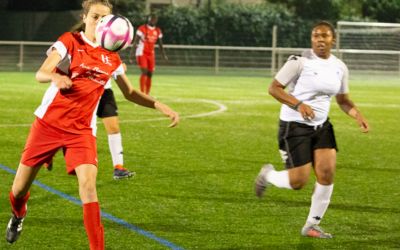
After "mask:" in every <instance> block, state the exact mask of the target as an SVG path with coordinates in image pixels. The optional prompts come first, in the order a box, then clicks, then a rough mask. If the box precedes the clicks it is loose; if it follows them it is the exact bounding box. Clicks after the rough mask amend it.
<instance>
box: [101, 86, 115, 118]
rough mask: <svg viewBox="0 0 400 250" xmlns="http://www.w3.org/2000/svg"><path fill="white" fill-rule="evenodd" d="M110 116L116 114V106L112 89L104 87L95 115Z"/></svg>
mask: <svg viewBox="0 0 400 250" xmlns="http://www.w3.org/2000/svg"><path fill="white" fill-rule="evenodd" d="M111 116H118V107H117V103H116V102H115V97H114V93H113V91H112V89H105V90H104V93H103V95H102V96H101V99H100V103H99V107H98V108H97V117H99V118H106V117H111Z"/></svg>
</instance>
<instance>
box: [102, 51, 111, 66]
mask: <svg viewBox="0 0 400 250" xmlns="http://www.w3.org/2000/svg"><path fill="white" fill-rule="evenodd" d="M101 60H102V61H103V63H104V64H107V65H110V66H112V64H111V62H110V59H109V58H108V56H105V55H103V54H101Z"/></svg>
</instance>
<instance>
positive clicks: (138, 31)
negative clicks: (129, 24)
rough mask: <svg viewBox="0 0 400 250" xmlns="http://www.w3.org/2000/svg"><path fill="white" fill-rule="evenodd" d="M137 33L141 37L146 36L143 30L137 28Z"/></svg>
mask: <svg viewBox="0 0 400 250" xmlns="http://www.w3.org/2000/svg"><path fill="white" fill-rule="evenodd" d="M136 35H137V36H139V37H140V38H143V37H144V34H143V32H142V31H141V30H137V31H136Z"/></svg>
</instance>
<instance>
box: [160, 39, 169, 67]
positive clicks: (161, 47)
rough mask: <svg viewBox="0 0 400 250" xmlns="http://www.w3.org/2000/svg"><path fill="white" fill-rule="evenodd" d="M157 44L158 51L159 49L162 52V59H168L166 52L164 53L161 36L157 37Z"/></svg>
mask: <svg viewBox="0 0 400 250" xmlns="http://www.w3.org/2000/svg"><path fill="white" fill-rule="evenodd" d="M158 46H160V51H161V54H162V56H163V58H164V60H165V61H168V56H167V54H166V53H165V49H164V44H163V42H162V39H161V38H159V39H158Z"/></svg>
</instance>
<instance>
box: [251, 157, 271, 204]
mask: <svg viewBox="0 0 400 250" xmlns="http://www.w3.org/2000/svg"><path fill="white" fill-rule="evenodd" d="M274 169H275V168H274V166H272V165H271V164H266V165H264V166H263V167H262V168H261V170H260V173H258V175H257V178H256V180H255V186H254V191H255V192H256V195H257V197H259V198H261V197H262V196H263V195H264V192H265V189H266V188H267V186H268V184H269V183H268V181H267V180H266V176H267V174H268V172H270V171H272V170H274Z"/></svg>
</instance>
